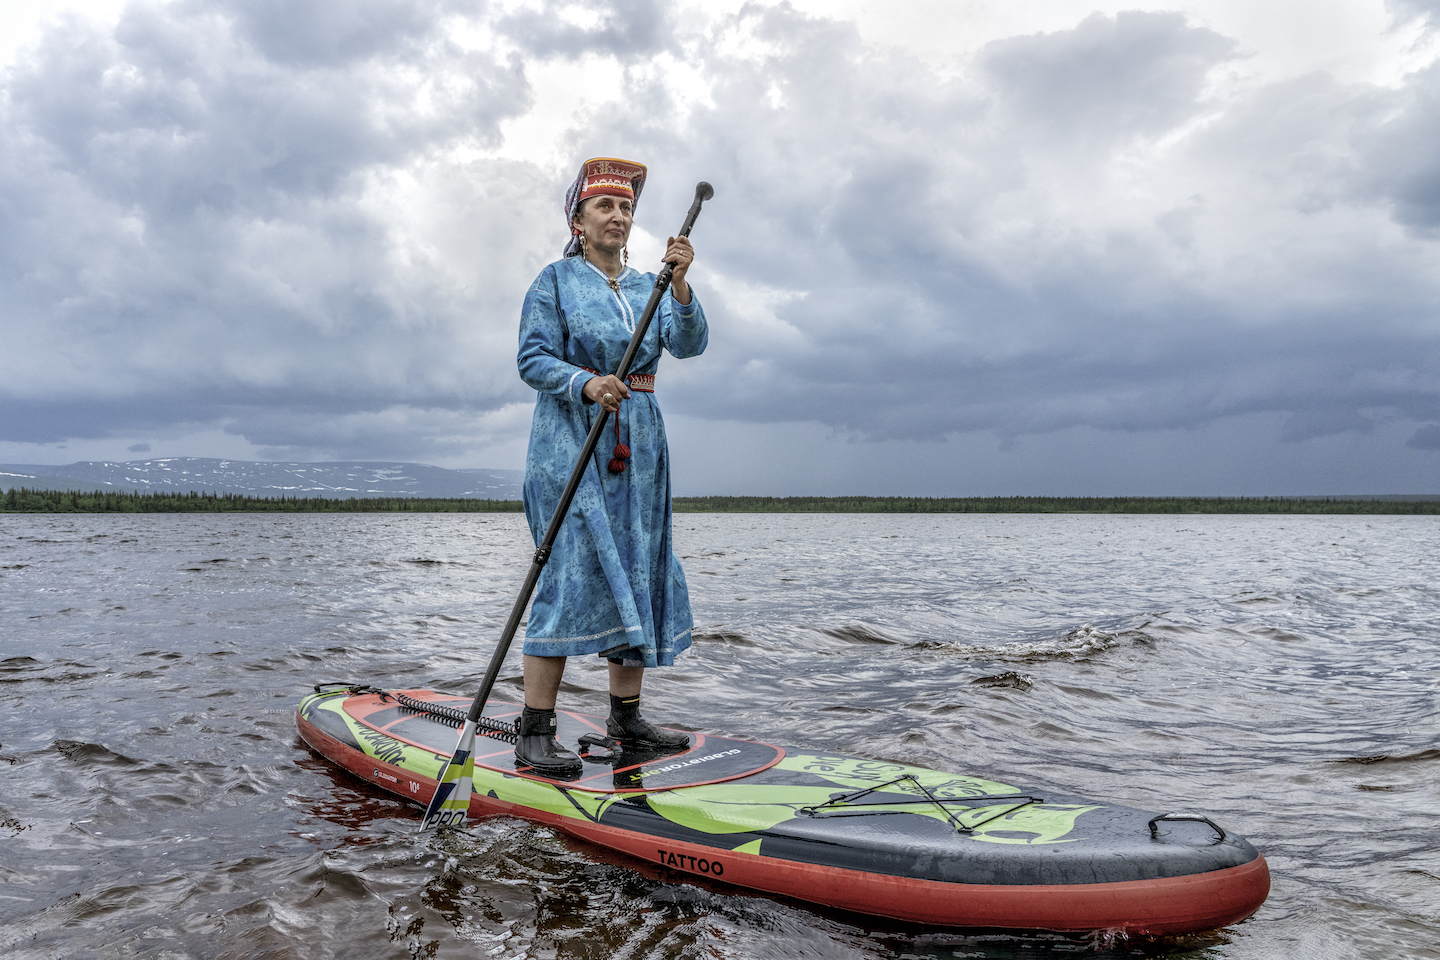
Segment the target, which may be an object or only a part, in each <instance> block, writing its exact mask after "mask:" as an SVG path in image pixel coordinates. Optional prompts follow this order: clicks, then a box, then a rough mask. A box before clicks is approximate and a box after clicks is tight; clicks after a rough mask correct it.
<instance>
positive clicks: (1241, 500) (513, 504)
mask: <svg viewBox="0 0 1440 960" xmlns="http://www.w3.org/2000/svg"><path fill="white" fill-rule="evenodd" d="M672 502H673V505H674V512H675V513H837V514H840V513H907V514H916V513H933V514H941V513H992V514H993V513H1016V514H1020V513H1025V514H1030V513H1093V514H1121V513H1131V514H1331V515H1337V514H1338V515H1344V514H1351V515H1377V516H1378V515H1386V516H1415V515H1419V516H1425V515H1440V498H1435V499H1389V498H1387V499H1362V498H1353V497H1352V498H1338V497H1336V498H1331V497H675V498H674V499H673V501H672ZM523 510H524V507H523V505H522V503H521V502H520V501H519V500H485V499H472V498H438V497H411V498H406V497H350V498H346V499H338V498H328V497H290V496H279V497H255V496H249V495H246V494H229V493H193V492H192V493H183V494H182V493H117V492H115V491H101V490H97V491H94V492H91V493H79V492H75V491H68V490H31V489H28V488H24V487H20V488H11V489H9V490H7V491H5V492H3V493H0V513H520V512H522V511H523Z"/></svg>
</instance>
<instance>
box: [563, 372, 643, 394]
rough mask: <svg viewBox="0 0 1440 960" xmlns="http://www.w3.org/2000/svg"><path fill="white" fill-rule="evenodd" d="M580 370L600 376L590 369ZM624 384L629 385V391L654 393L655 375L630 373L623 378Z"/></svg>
mask: <svg viewBox="0 0 1440 960" xmlns="http://www.w3.org/2000/svg"><path fill="white" fill-rule="evenodd" d="M580 369H581V370H585V371H587V372H589V373H593V374H595V376H597V377H598V376H600V371H599V370H595V369H592V368H590V367H581V368H580ZM625 382H626V383H627V384H629V385H630V389H631V390H638V391H639V392H641V393H654V392H655V374H653V373H632V374H630V376H628V377H626V378H625Z"/></svg>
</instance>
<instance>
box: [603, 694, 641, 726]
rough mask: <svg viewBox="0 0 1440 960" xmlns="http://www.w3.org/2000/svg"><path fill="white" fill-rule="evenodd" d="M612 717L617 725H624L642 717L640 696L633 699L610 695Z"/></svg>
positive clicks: (636, 695) (637, 695)
mask: <svg viewBox="0 0 1440 960" xmlns="http://www.w3.org/2000/svg"><path fill="white" fill-rule="evenodd" d="M610 716H611V717H613V718H614V719H615V722H616V723H620V724H624V723H627V722H629V721H630V720H634V719H635V718H637V717H639V716H640V694H638V693H637V694H635V696H633V697H617V696H615V694H613V693H612V694H610Z"/></svg>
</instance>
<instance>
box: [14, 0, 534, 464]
mask: <svg viewBox="0 0 1440 960" xmlns="http://www.w3.org/2000/svg"><path fill="white" fill-rule="evenodd" d="M434 13H435V6H434V5H431V4H420V5H416V4H402V3H394V2H379V0H373V2H369V3H364V4H359V5H357V6H354V7H351V6H346V7H345V8H343V9H342V8H341V7H338V6H336V5H334V4H321V3H315V2H305V3H297V4H291V3H287V4H284V5H275V4H264V3H261V4H248V3H241V4H233V5H231V4H220V3H202V2H193V0H190V2H180V3H173V4H168V5H163V6H162V5H149V4H144V3H136V4H132V5H131V6H129V7H128V8H127V9H126V10H125V12H124V15H123V17H122V18H121V20H120V23H119V25H118V27H117V28H116V29H115V31H114V32H113V34H109V35H107V34H105V33H102V32H97V31H94V30H92V29H87V28H83V27H81V26H79V25H71V26H70V27H69V28H68V29H64V30H56V31H52V32H50V33H49V34H48V35H47V36H46V37H45V40H44V42H43V44H42V45H41V46H40V47H39V48H38V49H36V50H35V51H33V53H32V54H31V55H30V56H29V58H28V59H26V60H24V61H22V62H21V63H20V64H19V65H18V66H17V67H16V68H15V69H14V70H13V71H12V72H11V75H10V77H9V83H8V94H9V99H8V103H7V104H6V112H5V115H4V127H3V133H0V136H3V138H4V141H5V142H4V148H5V149H4V151H3V157H4V160H3V164H4V166H3V168H0V203H3V204H4V205H5V207H6V209H7V210H8V211H9V213H10V216H8V217H7V218H6V220H5V221H4V223H3V224H0V245H3V250H4V252H5V263H6V265H7V269H6V270H5V273H4V274H3V275H0V283H3V285H4V291H3V293H4V299H5V302H6V305H7V306H6V309H5V313H4V320H3V322H4V324H5V328H6V340H7V342H8V343H9V344H10V345H11V349H9V350H8V351H7V354H8V356H7V358H6V360H5V361H3V362H4V363H5V377H4V382H3V385H0V395H6V396H5V408H6V410H7V412H8V413H9V414H10V415H9V416H7V417H5V418H4V420H3V421H0V428H3V432H4V436H3V439H10V440H22V441H32V442H34V441H39V442H53V441H58V440H62V439H64V438H65V437H79V436H96V435H103V434H105V433H108V432H114V433H123V432H124V431H125V430H127V429H135V428H146V427H151V426H157V425H159V424H160V423H162V422H165V421H169V422H177V421H179V422H195V423H205V422H216V421H222V422H226V423H229V424H230V426H231V428H232V429H237V430H238V431H239V432H242V433H247V435H248V431H249V429H250V428H249V427H247V426H246V423H247V422H250V418H252V417H253V418H254V421H253V424H252V426H255V427H256V429H257V431H258V432H260V433H263V432H264V431H263V430H260V429H259V427H258V424H260V423H261V422H263V421H264V419H265V417H266V416H267V414H265V411H272V412H273V411H285V412H286V413H287V415H302V414H303V412H304V411H307V410H309V411H315V412H316V416H317V418H318V419H317V420H316V429H315V431H313V432H312V434H311V436H310V443H311V444H312V445H314V446H319V447H322V448H323V447H324V445H325V443H326V440H325V438H324V436H323V433H322V431H323V430H324V429H326V428H327V426H328V421H327V420H326V419H325V417H324V416H323V415H324V414H326V413H327V412H330V411H334V410H375V409H383V408H385V407H387V406H389V405H392V404H402V405H408V404H416V405H420V406H439V407H448V408H461V409H472V410H477V411H483V410H486V409H491V408H494V407H497V406H500V405H502V404H504V403H505V402H509V401H512V400H516V399H519V398H520V397H521V396H522V395H523V391H521V390H520V389H518V386H517V385H512V384H511V383H509V382H506V383H504V384H501V383H500V382H499V381H497V380H496V378H494V377H490V376H484V375H482V376H478V377H477V376H475V375H474V374H473V367H474V366H476V365H477V360H479V359H480V358H488V357H489V356H491V355H492V352H493V350H494V349H495V348H496V347H497V346H498V345H499V344H500V343H501V342H504V343H505V346H506V347H508V348H510V349H512V350H513V347H511V346H510V344H511V342H513V334H511V335H509V336H504V337H500V336H497V335H496V332H494V331H490V332H487V331H476V330H474V329H472V327H473V323H474V316H475V314H477V313H479V314H484V313H486V312H488V310H490V309H492V308H493V307H494V306H496V305H498V304H500V303H502V302H503V303H504V304H505V306H506V308H507V312H513V308H511V307H510V304H509V301H510V300H512V299H513V297H514V285H516V284H519V283H521V282H522V281H520V280H519V279H518V275H517V276H515V277H507V278H506V281H505V282H506V284H507V285H509V286H510V289H506V290H501V291H497V290H492V289H489V288H483V287H482V285H481V284H478V283H476V282H475V281H476V279H477V278H476V277H475V276H474V274H473V270H472V271H468V272H464V273H460V274H459V275H457V271H456V269H455V263H454V257H453V253H454V251H453V250H452V249H450V247H451V246H452V245H451V244H447V243H446V242H445V241H444V240H443V239H442V237H441V236H440V234H445V233H447V232H448V233H450V234H453V233H454V232H455V230H456V229H457V225H456V224H455V223H454V219H455V217H454V214H453V211H450V210H449V209H448V208H447V204H446V202H445V199H444V198H439V197H437V196H435V194H434V188H435V184H434V183H431V182H428V181H426V180H425V178H424V173H425V170H424V169H423V165H424V164H425V163H426V161H427V158H429V157H431V156H433V155H434V154H435V153H436V152H437V151H445V150H448V149H452V148H454V147H457V146H463V145H466V144H478V145H483V144H486V143H494V142H497V140H498V137H499V127H498V124H499V123H500V122H501V121H502V120H504V119H505V118H506V117H509V116H514V115H516V114H517V113H520V112H523V111H524V110H525V109H526V108H527V106H528V104H529V97H530V94H529V89H528V86H527V85H526V83H525V80H524V78H523V74H522V72H521V71H520V69H519V68H518V67H517V66H516V65H514V64H512V63H509V62H507V61H505V60H503V59H500V58H498V57H495V56H485V55H479V54H475V53H473V52H467V51H464V50H460V49H458V48H456V47H454V46H453V45H452V44H451V43H450V42H449V41H448V40H447V39H445V38H443V37H439V36H437V35H436V34H435V22H434V20H435V17H434ZM321 34H323V35H324V36H325V38H326V39H325V41H324V42H323V43H322V42H320V41H319V40H318V39H316V38H317V37H318V36H319V35H321ZM417 164H420V165H422V169H421V171H420V173H421V176H420V178H419V182H415V181H416V177H415V174H414V172H413V171H414V168H415V166H416V165H417ZM482 167H483V168H484V169H481V168H482ZM457 174H458V175H457ZM407 175H408V176H409V177H410V182H411V186H410V196H409V198H408V199H409V200H410V201H411V203H412V204H413V206H412V207H408V208H406V209H403V210H402V211H400V214H401V215H404V216H409V217H412V218H413V217H415V216H417V215H419V216H423V217H425V218H426V219H427V221H428V226H429V227H430V228H432V229H433V232H430V231H427V232H428V233H430V235H428V236H427V237H426V238H425V243H424V246H423V248H422V249H421V250H420V251H418V254H419V255H418V256H417V255H416V254H417V252H416V251H413V250H410V249H397V246H400V245H399V244H397V237H396V235H395V217H396V215H397V211H396V210H395V209H393V206H394V202H393V200H392V199H391V198H390V194H389V193H388V191H387V187H388V185H389V182H390V181H393V180H394V179H395V178H397V177H399V178H404V177H406V176H407ZM437 176H439V177H441V178H444V177H449V178H450V179H451V180H452V181H455V180H458V181H459V182H452V183H450V184H449V185H448V187H447V188H446V189H448V190H449V191H450V193H451V197H452V198H463V197H464V194H466V193H467V192H468V193H469V194H470V195H471V196H470V198H471V199H473V196H474V194H475V192H476V186H475V184H476V183H477V182H481V183H484V184H485V190H486V192H487V193H488V195H489V197H490V198H492V199H496V200H499V199H503V198H505V197H507V196H508V195H510V194H511V193H513V192H515V187H516V184H517V183H518V184H519V192H521V193H523V194H524V195H525V196H527V197H528V196H529V195H530V194H532V193H534V192H536V186H537V185H536V183H535V182H534V181H535V178H536V177H537V172H536V171H535V170H534V169H533V168H529V167H524V166H520V167H517V165H515V164H504V163H492V164H478V163H477V164H470V165H469V167H468V168H467V167H465V166H464V165H460V166H459V168H458V171H457V169H456V166H455V165H450V166H445V167H444V168H443V169H442V170H441V171H440V172H439V173H438V174H437ZM527 213H528V208H527V206H526V203H524V202H522V203H520V204H518V205H517V206H516V207H515V209H514V210H513V216H515V217H521V218H523V217H524V216H525V215H526V214H527ZM497 219H499V220H502V221H503V220H504V219H505V218H503V217H502V218H497ZM465 226H466V225H460V229H464V228H465ZM468 226H469V227H470V228H471V229H475V230H479V229H481V228H482V227H481V225H478V224H471V225H468ZM505 226H506V227H507V228H512V229H513V227H514V222H513V220H511V221H510V222H507V223H505ZM516 239H517V237H516V236H515V235H513V234H512V236H510V237H508V238H504V237H492V238H490V239H489V240H488V241H484V240H482V241H480V242H478V243H475V244H473V245H471V251H472V252H473V250H475V249H484V248H485V247H486V243H487V242H488V243H489V245H490V247H491V248H493V249H498V248H510V249H513V247H514V245H515V244H514V241H515V240H516ZM521 245H522V246H523V241H522V243H521ZM515 269H517V270H518V271H519V272H520V273H523V272H528V264H527V265H524V266H519V265H517V267H516V268H515ZM500 272H501V273H503V272H504V271H500Z"/></svg>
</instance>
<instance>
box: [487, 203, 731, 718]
mask: <svg viewBox="0 0 1440 960" xmlns="http://www.w3.org/2000/svg"><path fill="white" fill-rule="evenodd" d="M714 195H715V191H714V190H713V189H712V188H711V186H710V184H708V183H705V182H704V181H701V182H700V183H699V184H697V185H696V186H695V202H694V203H692V204H690V212H689V213H687V214H686V215H685V223H684V225H683V226H681V227H680V233H679V234H678V236H682V237H688V236H690V228H691V227H693V226H695V218H696V217H698V216H700V205H701V204H702V203H704V202H705V201H706V200H708V199H710V198H711V197H712V196H714ZM674 273H675V265H674V264H671V263H667V264H665V267H664V269H662V270H661V271H660V273H659V275H658V276H656V278H655V287H654V289H652V290H651V291H650V300H649V302H647V303H646V304H645V312H644V313H642V314H640V320H639V321H638V322H637V323H636V324H635V335H634V336H632V337H631V338H630V346H628V347H626V348H625V356H624V357H622V358H621V359H620V368H619V369H618V370H616V371H615V376H616V378H617V379H619V380H620V381H621V382H624V380H625V377H626V376H628V375H629V373H630V364H632V363H634V361H635V354H636V353H638V352H639V351H640V344H641V343H642V342H644V340H645V332H646V331H647V330H649V329H650V319H651V318H652V317H654V316H655V311H656V309H658V308H659V306H660V298H661V297H663V296H665V291H666V290H668V289H669V288H670V278H671V276H672V275H673V274H674ZM609 419H610V411H608V410H606V409H605V408H604V407H601V408H600V415H599V416H598V417H596V418H595V422H594V423H593V424H591V425H590V435H589V436H588V437H586V438H585V446H584V447H583V448H582V449H581V450H580V458H579V459H578V460H576V461H575V467H574V469H573V470H571V471H570V481H569V482H568V483H566V484H565V492H564V493H563V494H561V496H560V502H559V503H558V504H556V505H555V512H554V514H552V515H551V517H550V525H549V526H548V527H546V528H545V537H544V539H543V540H541V541H540V546H539V547H537V548H536V549H535V558H534V559H533V560H531V562H530V571H529V572H528V573H526V574H525V583H524V585H523V586H522V587H521V588H520V596H518V597H516V598H515V606H514V607H512V608H511V610H510V619H509V620H508V621H506V623H505V632H504V633H502V634H501V635H500V642H499V643H498V644H496V645H495V652H494V653H493V654H491V656H490V666H489V667H487V668H486V670H485V679H484V680H482V681H481V682H480V691H479V692H478V693H476V694H475V700H474V702H472V703H471V704H470V714H469V716H470V721H471V722H472V723H475V722H478V721H479V720H480V714H481V713H482V712H483V711H484V710H485V701H486V700H488V699H490V691H491V690H493V689H494V688H495V680H496V678H497V677H499V675H500V667H501V665H502V664H504V662H505V655H506V654H507V653H509V652H510V644H511V642H513V641H514V639H515V633H516V631H518V630H519V629H520V619H521V618H522V617H523V616H525V608H526V607H528V606H529V605H530V595H531V594H533V593H534V592H535V584H536V583H538V582H539V580H540V571H542V570H544V569H545V563H546V561H548V560H549V559H550V550H551V549H552V548H553V547H554V546H555V538H556V537H557V536H559V535H560V524H561V523H562V522H563V521H564V519H565V514H566V513H568V512H569V510H570V502H571V501H572V500H574V499H575V491H576V490H578V489H580V480H581V478H582V477H584V475H585V468H586V466H587V465H588V464H589V462H590V458H591V457H592V456H594V455H595V447H596V446H597V445H598V444H599V443H600V434H602V433H604V432H605V424H606V423H607V422H608V421H609Z"/></svg>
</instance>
